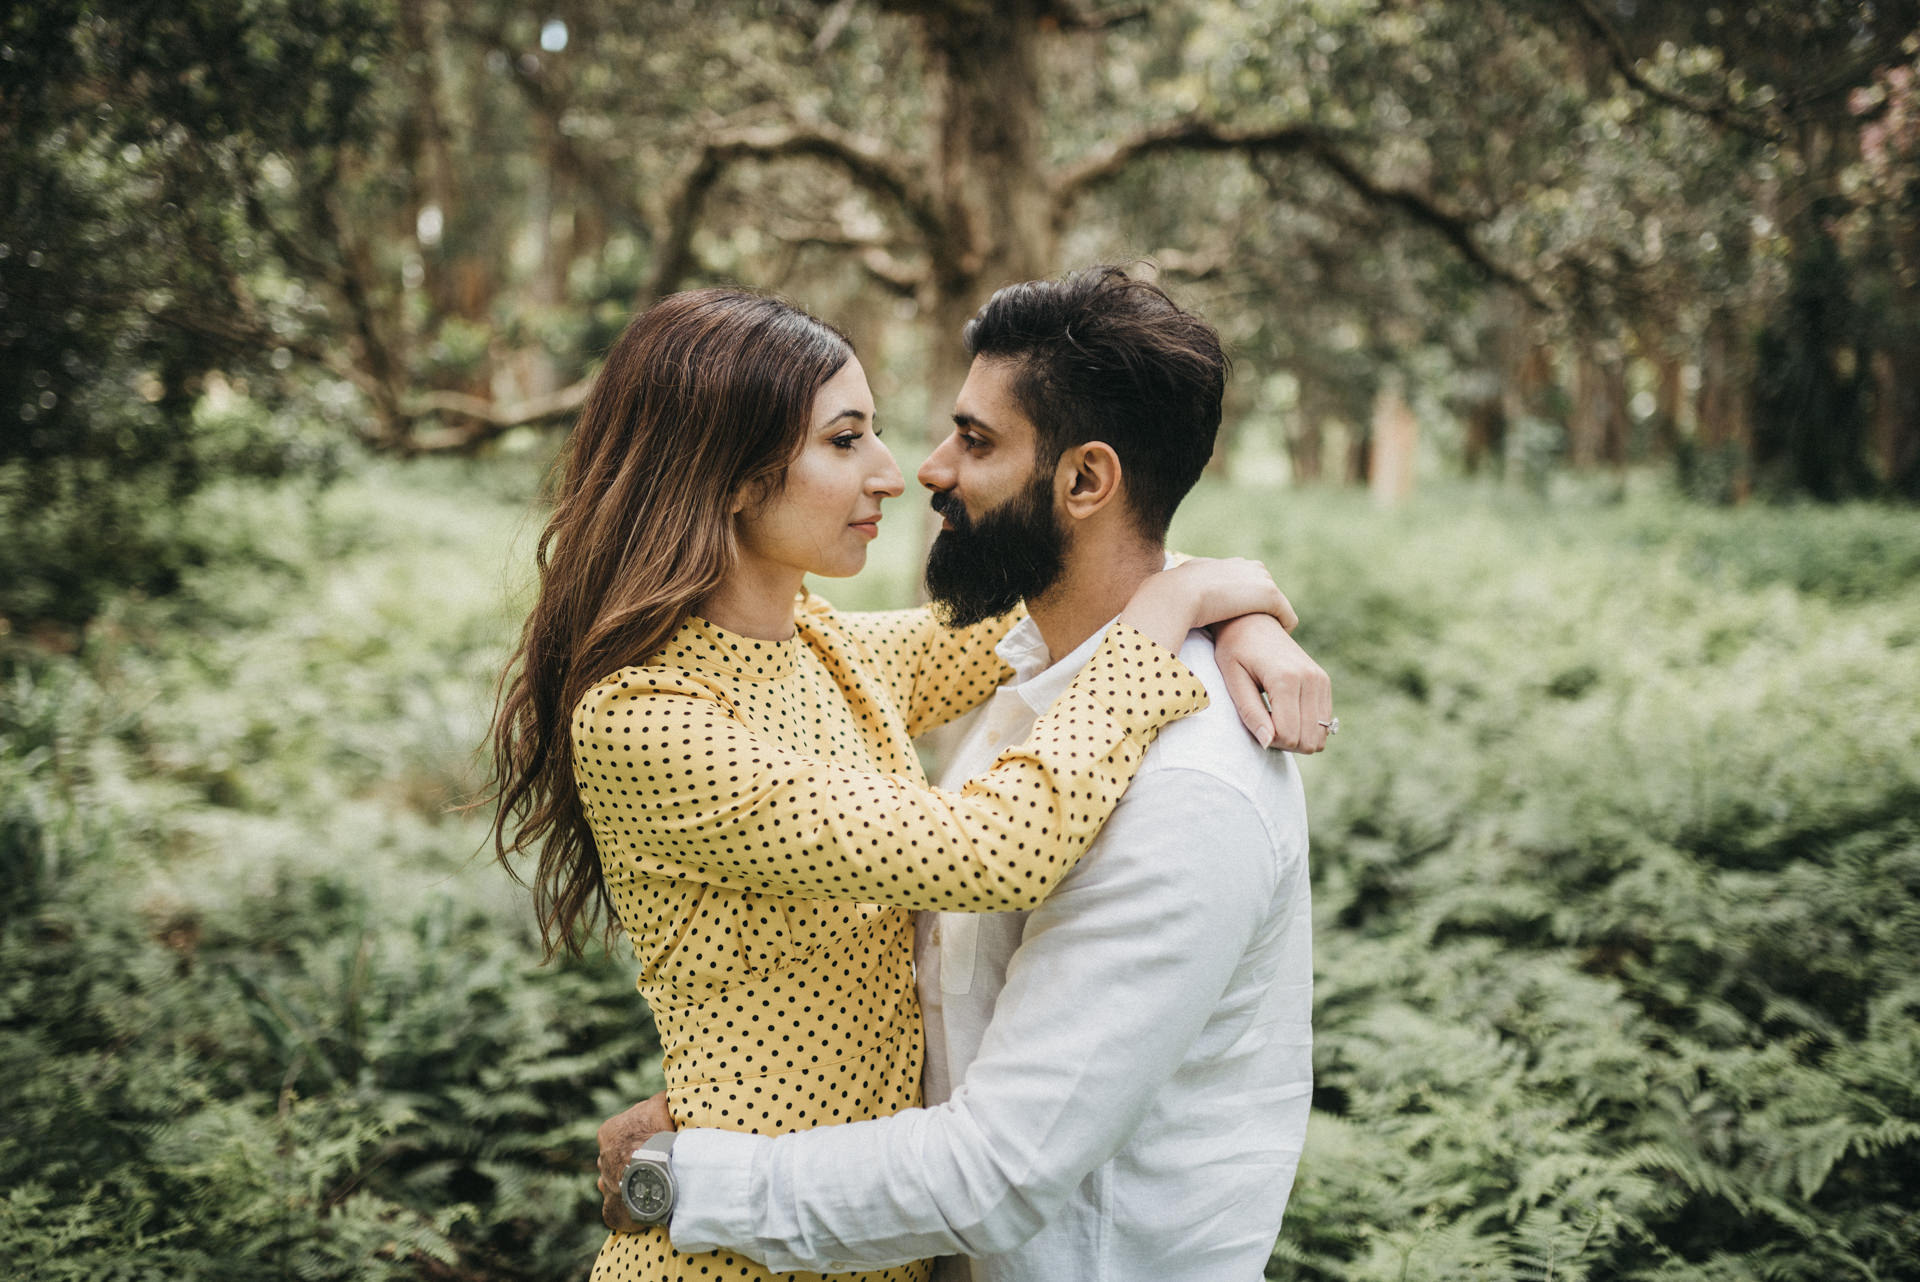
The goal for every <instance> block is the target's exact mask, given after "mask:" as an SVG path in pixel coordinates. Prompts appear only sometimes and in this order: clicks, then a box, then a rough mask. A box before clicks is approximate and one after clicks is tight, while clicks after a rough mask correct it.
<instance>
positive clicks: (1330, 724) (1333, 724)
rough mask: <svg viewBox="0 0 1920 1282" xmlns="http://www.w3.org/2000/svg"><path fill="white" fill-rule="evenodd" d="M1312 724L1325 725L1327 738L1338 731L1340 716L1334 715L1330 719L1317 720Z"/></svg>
mask: <svg viewBox="0 0 1920 1282" xmlns="http://www.w3.org/2000/svg"><path fill="white" fill-rule="evenodd" d="M1314 724H1316V725H1322V726H1325V727H1326V728H1327V736H1328V737H1329V738H1331V737H1333V736H1334V735H1337V734H1339V733H1340V718H1338V717H1335V718H1334V719H1333V720H1331V721H1318V722H1315V723H1314Z"/></svg>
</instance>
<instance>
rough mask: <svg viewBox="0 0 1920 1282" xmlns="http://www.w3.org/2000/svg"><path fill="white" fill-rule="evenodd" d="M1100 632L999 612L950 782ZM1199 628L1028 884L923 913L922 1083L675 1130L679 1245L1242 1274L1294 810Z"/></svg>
mask: <svg viewBox="0 0 1920 1282" xmlns="http://www.w3.org/2000/svg"><path fill="white" fill-rule="evenodd" d="M1103 633H1104V630H1103V632H1102V633H1097V634H1095V635H1094V636H1093V637H1091V638H1089V639H1088V640H1087V642H1086V643H1085V644H1084V645H1082V646H1081V647H1080V648H1079V649H1077V650H1075V651H1074V653H1073V654H1071V655H1069V656H1068V657H1067V658H1066V659H1064V660H1062V661H1061V662H1059V663H1055V664H1051V665H1050V663H1049V659H1048V655H1047V652H1046V647H1045V644H1044V642H1043V641H1042V640H1041V637H1040V633H1039V629H1038V627H1036V626H1035V625H1034V624H1033V622H1032V620H1030V619H1029V620H1025V621H1023V622H1022V623H1020V624H1019V625H1018V626H1017V627H1016V628H1014V630H1013V631H1012V632H1010V633H1009V634H1008V636H1007V638H1006V639H1005V640H1004V641H1002V642H1001V645H1000V654H1001V656H1002V657H1003V658H1005V659H1006V660H1007V662H1008V664H1009V665H1010V666H1011V667H1012V668H1013V669H1014V673H1015V675H1014V678H1013V680H1012V681H1010V682H1008V683H1007V684H1006V685H1004V686H1002V687H1001V688H1000V690H999V691H997V692H996V693H995V694H994V696H993V698H992V699H991V700H990V701H989V702H988V704H987V705H986V707H984V708H983V709H981V710H980V711H979V712H978V713H976V714H974V715H975V720H974V721H973V723H972V725H971V726H970V727H969V728H968V731H967V733H966V735H965V737H964V739H963V740H962V744H961V747H960V749H959V750H958V751H957V752H956V753H955V756H954V761H953V763H952V766H951V768H950V770H949V771H948V772H947V775H948V778H949V780H962V779H965V778H967V777H970V776H971V775H973V774H976V773H978V772H979V771H980V770H982V769H984V768H985V767H986V766H987V765H989V764H990V763H991V762H992V760H993V757H994V756H995V755H997V754H998V752H999V751H1000V750H1001V749H1002V748H1004V747H1006V746H1008V745H1010V744H1014V743H1018V742H1019V741H1020V740H1022V739H1023V738H1025V736H1026V734H1027V731H1028V730H1029V729H1030V728H1031V726H1032V724H1033V721H1034V720H1035V719H1036V718H1037V717H1038V716H1039V715H1040V714H1041V713H1043V712H1044V711H1045V710H1046V709H1047V708H1048V707H1049V706H1050V705H1051V703H1052V701H1053V699H1054V698H1055V697H1057V696H1058V695H1059V693H1060V691H1061V690H1063V689H1064V688H1065V687H1066V685H1067V684H1068V683H1069V682H1071V680H1072V679H1073V675H1074V673H1075V672H1077V671H1078V670H1079V668H1080V666H1081V665H1082V664H1084V663H1085V662H1086V660H1087V658H1088V657H1089V656H1090V655H1091V654H1092V652H1093V650H1094V649H1095V648H1096V647H1097V646H1098V645H1099V642H1100V639H1101V635H1103ZM1212 650H1213V648H1212V643H1211V642H1210V641H1208V640H1207V638H1206V637H1205V636H1204V634H1201V633H1194V634H1192V635H1190V636H1189V637H1188V639H1187V642H1186V644H1185V645H1184V646H1183V647H1182V649H1181V652H1180V657H1181V658H1182V659H1183V660H1185V661H1186V663H1187V664H1188V666H1189V667H1191V668H1192V669H1193V671H1194V672H1195V673H1196V674H1197V675H1198V676H1199V677H1200V678H1201V680H1202V681H1203V682H1204V683H1205V684H1206V686H1207V690H1208V694H1209V695H1210V697H1211V700H1212V701H1211V704H1210V706H1209V707H1207V708H1206V709H1203V710H1202V711H1200V712H1198V713H1195V714H1194V715H1193V716H1190V717H1187V718H1185V719H1184V720H1182V721H1178V722H1175V723H1174V724H1172V725H1170V726H1168V727H1167V728H1166V729H1164V730H1163V731H1161V733H1160V736H1159V738H1158V739H1157V740H1156V741H1155V743H1154V744H1153V746H1152V747H1151V748H1149V749H1148V751H1147V755H1146V759H1145V761H1144V763H1143V764H1142V766H1141V768H1140V771H1139V773H1138V774H1137V775H1136V776H1135V778H1134V781H1133V785H1132V786H1131V787H1130V788H1129V789H1128V790H1127V793H1126V796H1125V797H1124V798H1123V799H1122V800H1121V802H1120V805H1119V806H1118V807H1117V808H1116V809H1115V810H1114V813H1113V817H1112V818H1111V819H1109V820H1108V821H1107V824H1106V826H1105V827H1104V828H1103V829H1102V830H1101V833H1100V836H1099V837H1098V838H1097V839H1096V840H1095V841H1094V843H1093V845H1092V847H1091V848H1090V849H1089V850H1088V851H1087V853H1086V854H1085V855H1084V856H1083V857H1082V858H1081V860H1080V863H1079V864H1078V865H1077V866H1076V867H1075V868H1074V869H1073V871H1072V872H1070V873H1069V874H1068V875H1067V876H1066V878H1065V879H1064V880H1063V881H1062V882H1061V884H1060V886H1059V887H1058V888H1057V889H1056V890H1055V891H1054V892H1053V894H1052V895H1051V896H1050V897H1049V898H1048V899H1047V900H1046V901H1045V903H1043V904H1042V905H1041V906H1040V907H1039V908H1037V909H1035V910H1033V911H1032V912H1030V913H998V914H987V915H980V914H963V913H939V914H932V913H929V914H923V915H922V921H921V923H920V927H919V940H918V960H919V969H920V974H919V977H918V978H919V987H920V994H921V1000H922V1006H923V1009H924V1012H925V1015H926V1021H927V1040H928V1054H927V1070H926V1079H927V1080H926V1085H927V1104H928V1107H926V1108H921V1109H909V1110H906V1111H905V1112H902V1113H898V1114H895V1115H894V1116H892V1117H886V1118H878V1119H875V1120H872V1121H863V1122H855V1123H851V1124H848V1125H844V1126H833V1127H822V1128H819V1129H817V1130H810V1131H800V1132H795V1133H792V1134H788V1135H781V1136H774V1137H769V1136H758V1135H745V1134H739V1133H736V1132H728V1131H718V1130H689V1131H683V1132H682V1133H681V1134H680V1136H679V1138H678V1139H677V1140H676V1141H675V1144H674V1149H673V1157H672V1166H673V1174H674V1178H675V1180H676V1182H677V1183H678V1184H679V1196H678V1199H677V1202H676V1206H675V1209H674V1213H673V1219H672V1224H671V1233H672V1238H673V1243H674V1245H675V1246H676V1247H677V1248H678V1249H680V1250H682V1251H705V1250H711V1249H713V1248H715V1247H720V1246H724V1247H727V1248H729V1249H731V1250H734V1251H737V1252H740V1253H741V1254H744V1255H747V1256H750V1257H752V1258H754V1259H757V1260H760V1261H761V1262H763V1263H765V1264H766V1265H767V1266H768V1267H769V1268H772V1269H774V1270H776V1271H787V1270H810V1271H818V1272H823V1273H834V1272H846V1271H852V1270H855V1269H875V1268H884V1267H887V1266H890V1265H893V1264H898V1263H903V1262H905V1261H908V1260H914V1259H920V1258H923V1257H926V1256H931V1255H955V1254H958V1255H966V1256H972V1257H975V1258H973V1259H972V1261H971V1268H972V1277H973V1278H974V1279H975V1282H1061V1280H1065V1282H1075V1280H1077V1279H1085V1280H1086V1282H1096V1280H1100V1282H1135V1280H1137V1282H1181V1280H1187V1279H1190V1280H1191V1282H1218V1280H1221V1279H1235V1278H1247V1279H1252V1278H1258V1277H1260V1276H1261V1273H1262V1271H1263V1269H1264V1266H1265V1264H1266V1261H1267V1257H1268V1255H1269V1254H1270V1252H1271V1251H1272V1248H1273V1242H1274V1238H1275V1236H1276V1235H1277V1233H1278V1231H1279V1227H1280V1218H1281V1213H1282V1211H1283V1210H1284V1209H1285V1205H1286V1199H1287V1194H1288V1192H1289V1191H1290V1189H1291V1187H1292V1182H1293V1175H1294V1170H1295V1167H1296V1165H1297V1163H1298V1161H1299V1156H1300V1149H1301V1146H1302V1144H1303V1142H1304V1140H1305V1136H1306V1124H1307V1112H1308V1105H1309V1100H1310V1095H1311V1090H1312V1055H1311V1040H1312V1033H1311V1023H1310V1021H1311V1007H1312V966H1313V963H1312V944H1311V934H1310V927H1311V912H1310V908H1309V903H1308V887H1307V865H1306V849H1307V839H1306V813H1305V804H1304V800H1303V798H1302V794H1301V790H1300V782H1299V775H1298V772H1297V771H1296V770H1295V768H1294V765H1293V762H1292V759H1291V758H1290V757H1288V756H1286V755H1285V754H1283V753H1277V752H1267V751H1264V750H1262V749H1261V748H1259V747H1258V746H1257V745H1256V744H1255V743H1254V742H1253V740H1252V739H1251V737H1250V736H1248V734H1247V732H1246V730H1245V729H1244V728H1243V727H1242V726H1241V724H1240V720H1239V718H1238V716H1237V715H1236V714H1235V712H1234V709H1233V705H1232V702H1231V700H1230V699H1229V698H1228V697H1227V694H1226V690H1225V686H1224V684H1223V682H1222V681H1221V678H1220V673H1219V670H1218V668H1217V667H1216V665H1215V664H1214V662H1213V653H1212ZM955 1082H958V1083H959V1085H958V1088H957V1089H952V1090H951V1092H950V1097H949V1087H950V1086H951V1084H952V1083H955ZM958 1263H959V1262H957V1261H950V1262H948V1268H949V1273H948V1274H945V1275H943V1276H949V1275H957V1276H965V1274H964V1273H963V1272H958V1271H957V1270H955V1269H954V1268H953V1266H954V1265H957V1264H958Z"/></svg>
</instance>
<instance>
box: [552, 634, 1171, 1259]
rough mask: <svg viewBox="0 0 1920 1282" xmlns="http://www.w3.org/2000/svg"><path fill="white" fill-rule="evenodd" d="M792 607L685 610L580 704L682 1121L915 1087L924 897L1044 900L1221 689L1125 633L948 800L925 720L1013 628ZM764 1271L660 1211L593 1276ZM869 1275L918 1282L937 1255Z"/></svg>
mask: <svg viewBox="0 0 1920 1282" xmlns="http://www.w3.org/2000/svg"><path fill="white" fill-rule="evenodd" d="M795 620H796V623H797V625H798V626H797V628H796V632H795V635H794V636H793V637H792V638H790V639H788V640H786V641H759V640H754V639H751V638H748V637H744V636H740V635H738V634H736V633H731V632H728V631H726V630H724V629H722V628H719V627H716V626H714V625H713V624H711V623H708V622H706V621H705V620H702V619H698V618H694V619H690V620H688V622H687V623H686V624H685V625H684V626H683V627H682V628H681V629H680V630H679V632H678V633H676V634H675V635H674V637H673V638H672V639H671V640H670V641H669V642H668V643H667V645H666V646H665V647H664V648H663V649H662V650H661V652H660V653H659V654H658V655H656V656H655V657H654V658H652V659H651V660H649V661H648V662H647V663H645V664H643V665H640V666H638V667H630V668H622V669H621V670H619V671H618V672H615V673H613V674H612V675H611V676H609V677H607V678H606V679H605V680H604V681H602V682H600V684H598V685H596V686H595V687H594V688H593V689H592V690H590V691H588V692H587V694H586V696H585V697H584V698H583V699H582V700H581V701H580V704H579V706H578V707H577V708H576V709H575V714H574V722H573V761H574V774H575V778H576V779H577V781H578V784H579V788H580V797H581V800H582V802H583V803H584V805H585V807H586V812H587V817H588V821H589V822H590V824H591V825H592V828H593V835H594V840H595V842H596V844H597V845H598V847H599V851H600V862H601V867H602V869H603V870H604V872H605V874H606V882H607V889H608V891H609V893H610V894H611V895H612V897H613V901H614V904H615V906H616V908H617V909H618V911H619V914H620V919H621V922H622V923H623V925H624V926H625V928H626V931H627V934H628V936H629V937H630V938H631V940H632V942H633V947H634V955H635V957H636V958H637V959H638V960H639V962H640V977H639V988H640V991H641V993H642V994H643V995H644V996H645V997H646V999H647V1003H648V1005H649V1006H650V1007H651V1008H652V1010H653V1017H654V1022H655V1024H656V1025H657V1026H658V1027H659V1030H660V1039H661V1044H662V1046H663V1047H664V1049H665V1061H666V1062H665V1070H666V1078H667V1092H668V1099H669V1102H670V1107H671V1109H672V1112H673V1116H674V1120H675V1122H676V1123H677V1124H678V1125H680V1126H683V1127H686V1126H712V1127H721V1128H724V1129H727V1130H735V1131H752V1132H758V1133H763V1134H773V1133H778V1132H783V1131H792V1130H802V1129H805V1128H808V1127H814V1126H825V1125H830V1124H832V1123H837V1122H848V1121H855V1120H859V1119H864V1118H869V1117H878V1116H882V1115H884V1114H888V1113H894V1112H898V1111H899V1110H900V1109H903V1108H911V1107H914V1106H916V1105H918V1104H919V1103H920V1066H921V1028H920V1008H919V1004H918V1001H917V999H916V998H915V996H914V986H913V972H912V959H913V926H912V919H911V916H910V914H909V912H908V911H907V910H908V909H913V908H930V909H942V910H947V911H980V912H986V911H999V910H1005V909H1017V908H1030V907H1032V906H1033V905H1034V904H1036V903H1038V902H1039V901H1040V900H1041V899H1042V898H1043V897H1044V896H1045V895H1046V893H1047V892H1048V891H1049V890H1050V889H1052V887H1053V886H1054V884H1055V883H1056V882H1058V881H1059V879H1060V878H1061V877H1062V876H1064V875H1065V874H1066V872H1067V870H1068V869H1069V868H1070V867H1072V865H1073V863H1074V861H1075V860H1076V859H1078V858H1079V857H1080V855H1081V853H1083V852H1084V851H1085V849H1086V846H1087V844H1088V843H1089V842H1090V841H1091V840H1092V839H1093V837H1094V836H1095V834H1097V833H1098V832H1099V830H1100V826H1101V825H1102V824H1103V823H1105V822H1106V819H1107V816H1108V814H1110V813H1111V812H1112V809H1113V807H1114V805H1115V803H1116V802H1118V801H1119V799H1120V794H1121V793H1122V792H1123V791H1125V789H1126V786H1127V784H1128V783H1129V782H1130V781H1131V780H1132V778H1133V774H1134V771H1135V770H1136V769H1138V768H1139V764H1140V761H1141V758H1142V756H1143V755H1144V754H1145V751H1146V748H1147V746H1148V745H1149V744H1150V743H1151V742H1152V741H1153V738H1154V736H1155V735H1156V734H1157V733H1158V731H1159V729H1160V727H1161V726H1163V725H1165V724H1166V723H1167V722H1169V721H1171V720H1173V719H1175V718H1177V717H1180V716H1184V715H1186V714H1187V713H1189V712H1192V711H1194V710H1195V709H1197V708H1199V707H1202V706H1204V705H1205V703H1206V694H1205V691H1204V688H1203V687H1202V686H1201V684H1200V682H1199V681H1198V680H1197V679H1196V678H1195V677H1194V676H1193V674H1192V673H1191V672H1189V671H1188V670H1187V669H1186V667H1185V666H1184V665H1183V664H1181V663H1180V661H1179V660H1178V659H1177V658H1176V657H1175V656H1174V655H1173V654H1172V652H1170V651H1168V650H1167V649H1165V648H1164V647H1162V646H1159V645H1157V644H1155V643H1154V642H1152V641H1150V640H1148V639H1147V638H1145V637H1143V636H1141V635H1140V633H1138V632H1136V631H1134V630H1133V629H1132V628H1128V627H1125V626H1121V625H1116V626H1115V627H1114V628H1112V629H1111V630H1110V632H1109V634H1108V636H1107V638H1106V640H1105V641H1104V642H1103V643H1102V645H1101V647H1100V649H1099V650H1098V651H1097V652H1096V653H1095V654H1094V656H1093V659H1092V660H1091V661H1090V662H1089V663H1088V664H1087V666H1086V668H1085V669H1083V670H1082V672H1081V673H1080V675H1079V676H1078V677H1077V678H1076V679H1075V680H1074V682H1073V684H1072V686H1070V687H1069V688H1068V690H1067V693H1066V694H1064V695H1063V696H1061V698H1060V701H1059V702H1058V703H1056V704H1055V705H1054V708H1053V710H1052V711H1051V712H1050V713H1049V714H1048V715H1047V716H1045V717H1042V718H1041V719H1040V720H1039V721H1038V722H1037V723H1036V724H1035V726H1034V731H1033V735H1032V737H1031V738H1029V739H1028V740H1027V741H1026V742H1025V743H1023V744H1021V745H1019V746H1018V747H1015V748H1010V749H1008V750H1007V751H1006V752H1005V753H1003V754H1002V755H1001V757H1000V759H999V761H998V762H996V763H995V766H994V769H993V770H992V771H991V772H989V773H988V774H986V775H984V776H982V777H980V778H977V779H974V780H971V781H970V782H969V783H968V784H967V786H966V787H965V788H964V789H963V790H962V791H960V792H957V793H952V792H941V791H938V790H936V789H934V788H932V787H930V786H929V785H928V784H927V781H926V777H925V775H924V773H923V772H922V771H921V768H920V763H919V759H918V758H917V757H916V756H915V755H914V751H913V745H912V743H911V739H912V736H914V735H916V734H919V733H920V732H921V731H923V730H927V729H931V728H932V727H934V726H937V725H940V724H942V723H944V722H946V721H948V720H951V719H952V718H953V717H955V716H958V715H959V714H960V713H962V712H965V711H967V710H968V709H969V708H972V707H974V706H975V705H977V704H979V703H980V702H982V701H983V700H984V699H985V698H986V697H987V696H988V695H989V694H991V693H992V691H993V689H994V687H995V686H997V685H998V684H999V683H1000V681H1001V679H1002V678H1003V677H1004V676H1005V675H1006V669H1005V668H1004V666H1003V665H1002V664H1001V663H1000V661H999V659H998V657H997V656H995V654H994V653H993V646H994V645H995V643H997V642H998V641H999V639H1000V638H1001V637H1002V636H1003V635H1004V634H1005V632H1006V630H1007V628H1008V626H1009V625H1010V622H1011V621H1010V620H993V621H990V622H988V623H984V624H981V625H979V626H978V627H975V628H971V629H966V630H963V631H958V632H954V631H949V630H947V629H945V628H942V627H941V626H939V624H938V623H937V622H935V621H934V619H933V618H932V616H931V615H930V614H929V613H928V612H927V611H925V610H906V611H898V612H894V613H888V614H846V615H843V614H839V613H837V612H835V611H834V610H833V609H832V608H831V607H830V606H828V605H827V604H826V603H825V602H823V601H821V600H820V599H819V598H817V597H812V596H803V597H802V598H801V600H800V603H799V605H798V607H797V609H796V615H795ZM884 905H892V906H890V907H889V906H884ZM770 1276H772V1275H770V1274H769V1273H768V1272H767V1271H766V1270H765V1269H763V1268H761V1267H760V1266H759V1265H757V1264H755V1263H753V1262H752V1261H750V1260H747V1259H744V1258H742V1257H740V1256H736V1255H733V1254H731V1253H728V1252H725V1251H719V1252H712V1253H708V1254H702V1255H681V1254H677V1253H675V1252H674V1251H673V1249H672V1247H671V1245H670V1244H669V1242H668V1238H667V1233H666V1230H665V1229H664V1228H654V1229H650V1230H647V1231H644V1232H638V1233H617V1234H614V1235H612V1236H611V1237H609V1238H608V1239H607V1242H606V1245H605V1246H604V1247H602V1248H601V1251H600V1255H599V1259H598V1260H597V1261H596V1263H595V1265H594V1270H593V1278H594V1280H595V1282H628V1280H630V1279H648V1280H652V1279H667V1278H671V1279H695V1278H708V1279H711V1278H767V1277H770ZM781 1276H782V1277H809V1276H813V1275H802V1274H782V1275H781ZM857 1276H858V1277H860V1278H862V1279H870V1280H872V1282H880V1280H882V1279H886V1280H889V1282H894V1280H897V1282H907V1280H909V1279H912V1280H915V1282H923V1280H924V1279H926V1278H927V1277H928V1276H929V1266H928V1265H926V1264H925V1263H919V1264H911V1265H903V1266H901V1267H898V1268H893V1269H885V1270H882V1271H879V1272H875V1273H865V1274H859V1275H857Z"/></svg>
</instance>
